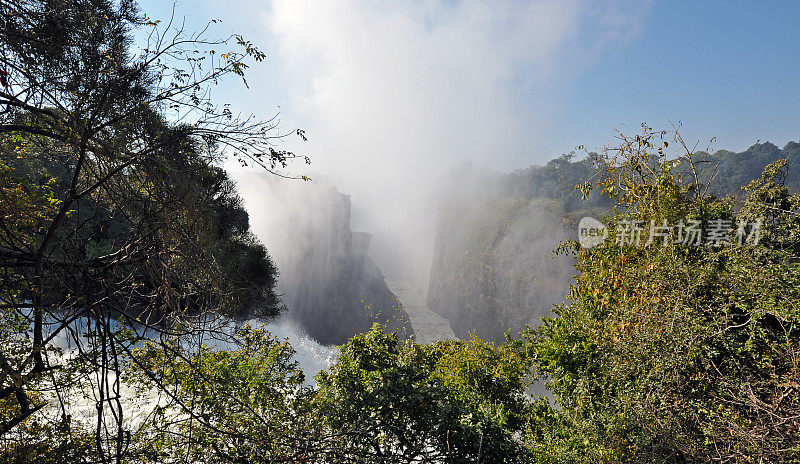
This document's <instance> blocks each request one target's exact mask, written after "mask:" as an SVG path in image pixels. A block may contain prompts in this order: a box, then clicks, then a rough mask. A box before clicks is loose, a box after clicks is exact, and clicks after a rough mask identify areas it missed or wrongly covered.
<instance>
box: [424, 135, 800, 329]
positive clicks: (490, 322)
mask: <svg viewBox="0 0 800 464" xmlns="http://www.w3.org/2000/svg"><path fill="white" fill-rule="evenodd" d="M585 155H586V156H585V157H583V158H580V159H579V158H578V157H577V156H576V155H575V154H568V155H563V156H561V157H559V158H556V159H553V160H551V161H549V162H548V163H546V164H545V165H542V166H531V167H529V168H526V169H522V170H518V171H514V172H511V173H507V174H491V173H486V172H483V171H478V170H476V169H469V168H468V167H464V168H462V170H461V171H460V172H458V173H457V175H456V176H455V177H456V178H457V179H458V183H457V184H456V185H453V186H451V187H450V188H449V189H448V194H447V195H446V196H445V197H444V199H443V201H442V204H441V207H440V212H439V218H438V224H437V234H436V242H435V247H434V257H433V266H432V269H431V276H430V284H429V287H428V305H429V307H430V308H431V309H432V310H433V311H435V312H437V313H439V314H441V315H442V316H444V317H446V318H447V319H448V320H449V321H450V324H451V326H452V327H453V330H454V331H455V333H456V334H457V335H458V336H464V335H466V334H468V333H470V332H475V333H477V334H478V336H480V337H481V338H484V339H486V340H494V341H502V340H503V336H504V334H505V332H506V331H508V330H511V331H512V332H514V333H516V332H519V331H520V330H522V329H523V328H524V326H525V325H526V324H532V325H538V324H539V323H540V321H541V318H543V317H549V316H551V315H552V308H553V307H554V306H555V305H557V304H560V303H561V302H562V301H563V300H564V299H565V298H566V296H567V291H568V289H569V284H570V282H571V277H572V276H573V275H574V274H575V270H574V269H573V267H574V262H573V261H572V259H571V257H569V256H564V255H559V256H557V257H556V258H555V259H554V258H553V251H554V249H555V248H556V246H557V245H558V243H560V242H561V241H563V240H568V239H572V238H574V237H575V231H576V230H577V228H578V222H579V221H580V219H581V218H582V217H584V216H598V215H600V214H603V213H604V212H606V211H608V210H609V209H610V208H611V206H612V202H611V199H610V198H609V197H608V196H607V195H602V194H601V193H600V191H599V190H594V191H592V192H590V194H589V195H588V196H587V197H586V198H584V197H583V195H582V194H581V192H580V190H579V189H577V188H576V186H578V185H585V184H586V182H592V181H596V180H598V179H600V178H602V176H603V175H604V171H603V167H602V165H600V164H598V162H597V159H598V157H599V156H600V155H599V154H598V153H591V152H588V153H585ZM782 158H785V159H787V160H788V165H787V166H791V167H793V169H788V170H787V175H786V177H785V179H784V183H785V185H786V187H788V188H789V189H790V191H794V192H798V191H800V170H798V169H797V168H796V167H797V166H800V144H797V143H796V142H789V143H788V144H786V146H785V147H784V148H783V149H779V148H778V147H776V146H775V145H773V144H771V143H768V142H766V143H758V144H756V145H753V146H752V147H750V148H748V149H747V150H745V151H743V152H741V153H734V152H730V151H725V150H720V151H717V152H715V153H707V152H695V153H694V154H693V160H694V163H693V166H694V168H695V170H696V171H697V175H698V180H699V183H701V184H703V185H707V186H708V187H709V189H710V190H709V191H708V192H707V193H708V194H712V195H716V196H719V197H723V196H733V197H735V198H736V200H737V201H738V202H739V203H737V208H738V207H739V206H741V201H742V200H743V197H744V195H745V194H746V192H744V191H742V189H741V187H742V186H744V185H746V184H747V183H748V182H750V181H751V180H753V179H756V178H758V177H759V176H760V175H761V172H762V171H763V170H764V168H765V167H766V166H767V165H769V164H771V163H774V162H775V161H777V160H778V159H782ZM675 170H676V174H679V175H681V176H684V177H685V178H689V177H690V176H692V175H693V173H692V172H691V168H690V167H689V166H687V165H686V164H684V165H681V166H677V167H676V168H675Z"/></svg>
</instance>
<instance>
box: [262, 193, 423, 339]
mask: <svg viewBox="0 0 800 464" xmlns="http://www.w3.org/2000/svg"><path fill="white" fill-rule="evenodd" d="M259 186H260V187H259V194H260V197H262V198H263V199H264V200H265V201H264V205H263V206H261V207H260V208H257V207H253V208H251V211H255V210H256V209H260V211H259V212H258V213H257V214H254V218H253V220H254V223H255V224H256V230H257V232H258V234H259V237H261V238H262V239H263V240H264V242H265V243H266V244H267V246H268V247H269V249H270V251H271V252H272V254H273V257H274V259H275V262H276V264H277V265H278V269H279V270H280V276H279V279H278V290H279V292H280V293H281V294H282V298H283V301H284V303H285V304H286V306H287V308H288V314H289V316H290V317H291V318H292V319H293V320H294V321H296V322H297V323H298V325H300V327H301V328H302V329H303V330H305V331H306V332H308V334H309V335H310V336H311V337H313V338H314V339H316V340H317V341H319V342H320V343H322V344H326V345H330V344H341V343H344V342H345V341H346V340H347V339H348V338H350V337H351V336H353V335H354V334H356V333H358V332H364V331H367V330H369V328H370V327H371V326H372V324H373V323H374V322H380V323H384V324H387V325H388V326H389V328H390V329H401V331H405V333H406V334H408V335H410V334H411V333H413V331H412V329H411V327H410V325H408V323H407V320H408V317H407V315H406V313H405V312H404V311H403V309H402V306H401V305H400V304H399V303H398V301H397V298H395V295H393V294H392V292H391V291H390V290H389V288H388V287H387V286H386V282H385V280H384V276H383V274H382V273H381V271H380V269H378V267H377V266H376V265H375V263H374V262H373V261H372V260H371V259H370V258H369V256H368V253H367V252H368V249H369V243H370V235H369V234H367V233H362V232H353V231H352V230H351V228H350V198H349V197H348V196H346V195H343V194H342V193H341V192H339V191H338V190H337V189H336V188H335V187H334V186H333V185H331V184H329V183H327V182H325V181H324V180H315V181H313V182H310V183H300V182H287V181H277V182H276V181H274V180H271V179H263V178H262V179H259Z"/></svg>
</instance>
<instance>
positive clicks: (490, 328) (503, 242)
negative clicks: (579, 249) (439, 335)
mask: <svg viewBox="0 0 800 464" xmlns="http://www.w3.org/2000/svg"><path fill="white" fill-rule="evenodd" d="M593 169H594V168H593V166H592V164H591V163H590V162H588V161H577V162H572V161H571V160H570V159H569V158H568V157H563V158H559V159H556V160H553V161H551V162H550V163H548V164H547V165H546V166H539V167H532V168H528V169H526V170H523V171H517V172H513V173H510V174H483V173H479V172H476V171H474V170H471V168H466V172H460V173H458V175H457V176H456V178H458V179H459V180H458V182H457V183H455V184H454V185H453V187H452V188H451V189H450V195H449V197H447V198H445V199H444V200H443V202H442V204H441V207H440V213H439V220H438V224H437V235H436V244H435V249H434V256H433V263H432V266H431V276H430V283H429V286H428V306H429V307H430V309H431V310H433V311H435V312H437V313H438V314H440V315H442V316H443V317H445V318H447V319H449V321H450V325H451V326H452V327H453V330H454V331H455V334H456V335H457V336H460V337H463V336H465V334H467V333H469V332H471V331H474V332H475V333H476V334H477V335H478V336H479V337H482V338H485V339H489V340H495V341H500V340H503V338H504V334H505V332H506V331H507V330H511V332H512V335H516V333H518V332H519V331H520V330H522V329H523V328H524V327H525V325H528V324H530V325H532V326H536V325H539V324H540V323H541V319H542V318H543V317H549V316H551V315H552V313H553V309H554V307H555V305H557V304H560V303H562V302H563V301H564V299H565V298H566V296H567V291H568V289H569V285H570V283H571V282H572V278H573V276H574V270H573V267H572V260H571V258H569V257H567V256H565V255H563V254H562V255H556V254H555V249H556V247H557V246H558V245H559V243H561V242H562V241H564V240H566V239H568V238H572V237H573V236H575V237H576V235H575V234H577V223H578V221H579V220H580V217H582V216H584V215H589V214H591V212H590V211H587V210H586V209H585V208H586V207H587V203H585V202H584V201H583V200H582V199H581V197H580V194H578V193H577V192H575V191H574V186H575V185H576V184H577V183H578V181H579V180H580V179H581V178H584V177H588V175H590V173H591V172H592V170H593ZM592 203H593V204H594V205H596V206H601V207H602V205H601V204H600V203H599V202H598V201H597V199H594V201H593V202H592Z"/></svg>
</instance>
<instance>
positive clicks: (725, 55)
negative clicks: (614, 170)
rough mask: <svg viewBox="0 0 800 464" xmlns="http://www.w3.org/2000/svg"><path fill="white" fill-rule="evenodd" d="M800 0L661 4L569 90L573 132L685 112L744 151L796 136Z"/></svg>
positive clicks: (702, 133) (692, 128) (699, 127)
mask: <svg viewBox="0 0 800 464" xmlns="http://www.w3.org/2000/svg"><path fill="white" fill-rule="evenodd" d="M798 20H800V2H789V1H785V2H776V1H765V2H754V1H753V2H741V1H737V2H733V1H731V2H705V1H699V2H692V1H687V2H656V3H654V4H653V5H652V8H651V10H650V11H649V12H648V13H647V15H646V17H645V19H644V22H643V27H642V31H641V33H640V34H638V35H637V36H636V37H635V38H634V39H633V40H631V41H630V42H628V43H625V44H622V45H621V46H620V47H619V49H617V50H610V51H609V52H608V54H607V55H606V56H605V57H604V58H603V59H601V60H599V61H598V63H597V64H596V65H595V66H594V67H593V68H592V69H590V70H589V71H588V72H586V73H585V74H583V75H581V76H579V77H577V78H576V79H575V81H574V83H573V85H572V86H570V87H569V88H568V89H567V90H566V91H565V102H566V106H567V107H569V108H571V109H572V110H573V111H571V114H570V116H569V117H568V120H567V121H566V122H565V126H566V127H569V128H570V133H571V135H572V137H575V138H579V137H581V134H585V135H586V136H588V137H589V138H590V139H591V140H592V141H595V140H598V139H601V138H602V136H603V133H602V131H603V130H602V128H601V129H598V125H597V124H596V121H602V122H604V123H606V124H620V123H626V124H634V125H635V124H637V122H640V121H647V122H650V123H651V124H663V122H665V121H667V120H676V119H682V120H683V122H684V127H686V130H687V131H689V133H690V134H691V135H692V136H693V138H694V139H697V140H700V139H701V138H709V137H712V136H713V137H717V138H718V143H717V146H718V147H719V148H727V149H735V150H740V149H744V148H746V147H748V146H750V145H752V144H753V143H754V142H755V141H756V140H757V139H761V140H762V141H764V140H769V141H772V142H773V143H776V144H777V145H779V146H783V145H784V144H785V143H786V142H787V141H789V140H798V139H799V138H800V86H799V85H798V83H800V28H798V27H797V25H798Z"/></svg>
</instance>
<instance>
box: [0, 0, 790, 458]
mask: <svg viewBox="0 0 800 464" xmlns="http://www.w3.org/2000/svg"><path fill="white" fill-rule="evenodd" d="M0 11H1V12H2V14H3V23H2V31H1V33H2V35H0V48H2V50H3V54H2V58H0V71H2V74H0V75H2V77H3V78H2V82H0V85H2V88H0V147H1V150H0V155H1V156H2V158H0V188H2V190H0V191H1V192H2V194H1V195H2V197H0V199H1V200H2V203H0V257H2V261H1V262H0V308H2V311H1V312H0V421H2V422H0V446H1V448H0V456H2V458H1V459H2V460H3V461H4V462H16V463H50V462H75V463H89V462H92V463H110V462H116V463H122V462H136V463H140V462H141V463H146V462H152V463H161V462H209V463H261V462H263V463H267V462H297V463H301V462H302V463H308V462H336V463H339V462H345V463H347V462H352V463H397V462H406V463H412V462H426V463H443V464H444V463H470V462H475V463H478V462H480V463H494V462H496V463H501V462H502V463H517V462H519V463H527V462H553V463H573V462H574V463H582V462H608V463H611V462H642V463H656V462H660V463H663V462H672V463H690V462H697V463H702V462H721V463H723V462H724V463H739V462H741V463H747V462H754V463H755V462H792V461H798V460H800V395H799V394H798V388H800V366H799V365H798V363H799V362H800V330H799V329H800V328H798V324H799V323H800V314H799V312H800V304H798V302H800V273H799V271H800V268H799V267H798V255H800V216H798V215H800V195H797V194H792V193H790V190H789V188H787V185H786V184H787V180H788V181H789V183H790V184H791V183H792V182H795V181H794V180H793V179H795V178H793V177H790V176H789V174H788V172H787V169H788V166H789V163H790V162H789V161H787V160H786V159H782V158H777V159H772V157H774V156H776V153H775V150H773V149H772V148H770V146H766V145H758V146H757V147H756V151H758V152H759V153H761V152H762V151H763V152H764V153H765V155H764V156H765V158H764V160H765V161H766V160H769V165H768V166H767V167H766V169H765V170H763V172H759V173H757V174H755V173H751V172H750V171H749V170H742V172H745V173H746V174H747V175H750V174H752V176H753V178H752V179H749V180H748V181H747V182H744V181H743V182H742V185H744V186H745V187H746V188H745V189H744V191H743V192H742V194H741V195H740V196H739V198H738V199H737V198H717V197H715V196H714V195H713V192H715V191H717V190H715V188H714V187H713V186H714V182H715V181H716V180H717V179H719V177H720V175H719V174H717V175H714V166H717V167H716V169H717V171H719V172H722V171H724V170H725V169H727V168H726V166H727V164H725V163H727V162H728V161H726V160H728V159H732V158H731V157H730V156H729V155H728V154H726V153H721V154H718V155H714V156H718V159H719V160H720V163H718V164H716V163H715V164H714V165H713V166H712V165H710V164H709V163H705V162H702V161H703V160H701V159H698V156H701V155H700V154H696V153H692V152H691V150H689V149H687V148H686V146H685V145H684V144H683V143H682V140H681V139H680V136H679V134H677V133H668V132H659V131H654V130H652V129H650V128H648V127H644V128H643V131H642V133H641V134H638V135H635V136H632V137H625V136H622V138H621V140H620V144H619V146H617V147H612V148H611V149H609V150H607V151H605V152H604V153H601V154H598V155H595V156H593V157H592V158H591V159H590V160H589V161H585V162H579V164H578V165H575V163H572V162H571V161H570V160H569V159H561V160H557V161H555V162H554V163H555V164H553V166H562V165H563V166H562V167H569V166H572V167H573V168H575V169H577V170H578V171H581V170H583V169H584V168H586V169H588V170H589V171H591V173H592V174H591V175H590V176H589V178H588V179H586V181H587V182H584V183H582V184H581V189H580V193H582V194H584V195H587V196H590V197H591V198H594V199H595V200H594V201H598V202H599V201H602V202H604V203H603V204H604V205H606V206H607V207H608V209H607V210H606V211H607V215H606V217H605V222H606V223H607V224H609V225H610V226H611V227H610V231H611V237H610V238H609V239H608V240H606V241H605V242H604V243H603V244H601V245H600V246H597V247H595V248H591V249H585V248H580V247H578V246H577V244H576V243H574V242H573V241H567V242H565V244H564V245H563V246H562V248H561V251H562V252H564V253H568V254H570V255H571V256H572V257H573V259H574V260H575V266H576V268H577V270H578V271H579V272H578V274H577V275H576V278H575V281H574V282H573V284H572V285H571V288H570V293H569V299H567V300H566V301H565V302H563V304H562V305H560V306H559V307H558V308H557V310H556V313H557V314H556V316H555V317H552V318H548V319H546V321H545V323H544V324H543V325H541V326H539V327H535V328H528V329H527V330H525V331H524V332H522V333H521V334H519V336H516V334H515V335H514V336H509V337H508V338H507V339H506V340H504V341H502V342H500V343H493V342H486V341H483V340H480V339H478V338H474V337H473V338H469V339H467V340H462V341H453V340H445V341H441V342H437V343H434V344H430V345H421V344H418V343H416V342H414V341H413V340H411V339H407V340H402V339H401V337H398V334H396V333H391V332H388V331H386V330H385V329H384V328H382V327H381V326H379V325H376V326H374V327H373V328H372V330H370V331H369V332H367V333H364V334H359V335H356V336H354V337H353V338H351V339H350V340H349V341H348V342H347V343H345V344H344V345H343V346H342V347H341V348H340V351H339V354H338V358H337V360H336V362H335V363H334V365H333V366H332V367H331V368H330V369H329V370H328V371H325V372H322V373H320V374H319V375H318V377H317V379H316V381H317V383H316V386H313V387H312V386H310V385H309V384H308V382H307V381H306V379H305V377H304V375H303V373H302V371H301V370H300V369H299V366H298V364H297V362H296V361H295V360H294V359H293V355H294V352H293V350H292V348H291V346H290V345H289V344H288V342H286V341H285V340H278V339H276V338H275V337H273V336H272V335H270V334H269V333H267V332H265V331H264V330H263V329H259V328H257V327H251V326H243V327H239V328H238V329H237V328H236V327H235V326H234V325H233V324H232V323H231V319H230V318H229V316H234V315H237V314H241V312H243V311H251V310H252V309H254V308H255V309H261V310H264V311H265V314H271V313H274V312H275V311H276V310H277V309H279V307H280V303H279V301H278V300H277V298H276V297H275V294H274V292H273V285H274V278H275V269H274V267H273V266H272V265H271V262H270V260H269V258H268V257H267V255H266V252H265V250H264V248H263V246H261V245H259V244H258V243H257V242H256V241H255V240H254V239H253V237H252V236H251V234H250V233H249V230H248V225H247V222H248V221H247V215H246V212H245V211H244V210H243V209H242V208H241V204H240V202H239V200H238V198H237V196H236V194H235V191H234V188H233V185H232V184H231V182H230V181H229V180H228V179H227V178H226V176H225V174H224V172H223V171H222V170H220V169H219V167H218V164H217V163H218V161H219V160H220V158H221V157H223V156H225V155H228V156H235V157H236V158H237V159H239V160H240V161H242V162H243V163H255V164H259V165H261V166H262V167H264V168H267V169H270V168H272V167H274V166H276V165H279V164H282V163H285V162H286V161H288V160H289V159H290V158H292V157H293V155H291V154H290V153H285V152H279V151H275V150H274V149H272V148H271V145H270V144H271V141H272V139H273V138H274V137H275V136H274V135H272V134H273V132H272V131H274V130H275V128H274V126H273V125H272V124H271V123H270V122H269V121H267V122H257V121H256V122H253V121H252V120H249V119H244V120H241V119H237V118H235V117H234V116H233V115H232V114H231V113H230V111H229V110H227V108H226V107H222V109H220V108H219V107H216V106H214V105H213V104H211V102H210V101H209V100H207V99H206V97H207V93H206V92H207V90H208V87H207V86H206V84H210V83H213V82H214V81H216V80H217V79H219V78H221V77H223V76H225V75H226V74H231V73H233V74H235V75H239V74H242V73H243V71H244V67H245V65H244V63H243V62H242V60H243V59H245V58H246V57H248V56H249V57H250V58H252V59H261V58H263V54H261V52H259V51H258V50H256V49H254V48H253V47H252V45H250V44H249V43H248V42H246V41H245V40H243V39H241V38H234V39H233V42H235V45H234V46H235V47H236V49H237V50H239V51H238V52H225V53H221V52H217V51H215V49H217V48H221V47H224V46H225V44H226V42H224V41H223V42H213V41H207V40H205V39H200V38H199V37H198V36H192V35H189V36H186V35H182V34H183V33H182V32H181V31H178V35H176V36H175V39H173V40H172V41H170V40H168V39H167V37H172V35H164V34H165V33H163V32H161V33H159V32H157V29H154V32H153V34H154V35H151V41H150V42H148V44H147V46H146V47H145V49H144V50H143V51H142V54H141V55H140V56H134V55H135V54H134V53H132V52H131V51H130V47H131V41H132V32H131V31H132V30H134V29H136V28H139V29H140V30H141V29H142V28H156V26H157V25H158V22H157V21H152V20H149V19H147V18H146V17H143V16H142V15H141V14H140V13H138V12H137V11H136V9H135V7H134V5H132V4H131V3H130V2H127V1H123V2H120V3H118V4H116V3H111V2H108V1H104V0H70V1H66V0H42V1H28V2H24V3H8V2H2V1H0ZM148 30H149V29H148ZM151 47H152V48H151ZM205 47H213V48H209V49H206V48H205ZM195 50H197V53H195ZM203 50H205V51H206V53H203V52H202V51H203ZM201 56H205V57H206V58H205V59H206V60H207V61H206V62H205V64H201V63H202V60H201V59H200V57H201ZM218 59H219V60H221V61H217V60H218ZM160 60H162V61H160ZM198 60H199V61H198ZM180 65H182V66H186V67H188V70H187V69H185V68H181V67H180ZM176 66H177V67H176ZM204 70H205V71H204ZM175 105H177V108H176V106H175ZM176 110H177V112H176ZM181 111H185V113H184V112H181ZM187 114H188V116H187ZM787 149H788V150H790V151H792V150H795V151H796V146H795V145H791V146H787ZM795 151H792V153H795ZM670 155H671V156H670ZM792 156H795V155H792ZM789 157H790V158H791V156H789ZM731 162H733V161H731ZM564 163H566V164H564ZM580 163H583V164H580ZM584 165H585V166H584ZM589 168H591V169H589ZM553 169H554V170H556V171H558V172H563V169H562V168H561V167H560V168H557V169H556V168H555V167H554V168H553ZM581 172H586V170H584V171H581ZM746 174H742V175H746ZM558 175H560V174H558ZM558 175H557V176H556V177H558ZM568 177H569V176H568ZM737 179H738V178H737ZM537 185H539V184H537ZM729 187H730V186H725V187H724V188H729ZM537 188H538V187H537ZM542 188H546V190H547V191H550V192H555V193H554V194H558V195H561V194H565V192H569V193H566V195H567V196H572V195H575V193H573V190H572V188H571V187H569V184H568V182H567V181H566V178H565V179H561V180H560V181H558V182H554V183H553V184H552V185H549V186H545V187H542ZM558 192H561V193H558ZM601 194H602V195H603V196H604V197H605V198H606V199H605V200H600V195H601ZM520 195H521V194H520ZM592 195H593V196H592ZM570 201H571V200H570ZM629 220H637V221H644V222H643V223H644V224H649V223H650V221H651V220H652V221H657V222H658V223H660V222H661V221H662V220H667V221H669V222H671V223H679V222H680V221H698V222H699V224H701V225H702V226H703V227H710V226H711V225H713V224H717V225H720V224H725V225H724V227H723V229H722V235H721V237H724V238H726V239H728V240H725V241H723V240H720V241H719V242H718V243H716V244H713V245H703V246H694V245H693V244H691V243H685V241H683V240H680V238H681V237H679V236H678V233H679V230H676V229H672V230H670V232H669V233H668V234H667V235H665V236H663V237H662V240H660V241H656V242H655V243H650V244H646V243H643V244H642V245H641V246H632V245H627V244H625V243H617V240H616V239H617V238H619V237H620V232H619V231H621V230H623V229H617V228H616V227H615V226H616V225H621V224H623V223H625V221H629ZM736 220H742V221H747V222H758V223H759V224H760V225H761V226H760V227H761V229H760V235H759V240H758V242H757V243H756V241H755V239H754V237H753V236H750V239H749V240H743V241H742V243H739V241H737V240H736V235H737V233H738V231H737V229H736V227H735V224H736V222H735V221H736ZM721 221H731V222H721ZM537 379H544V380H546V381H547V382H548V386H549V388H550V390H551V391H552V393H553V394H554V395H555V401H556V402H555V403H554V404H551V402H550V400H548V399H546V398H543V397H538V396H532V395H529V394H527V392H528V391H527V389H528V387H529V386H530V385H531V383H532V382H534V381H536V380H537Z"/></svg>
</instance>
